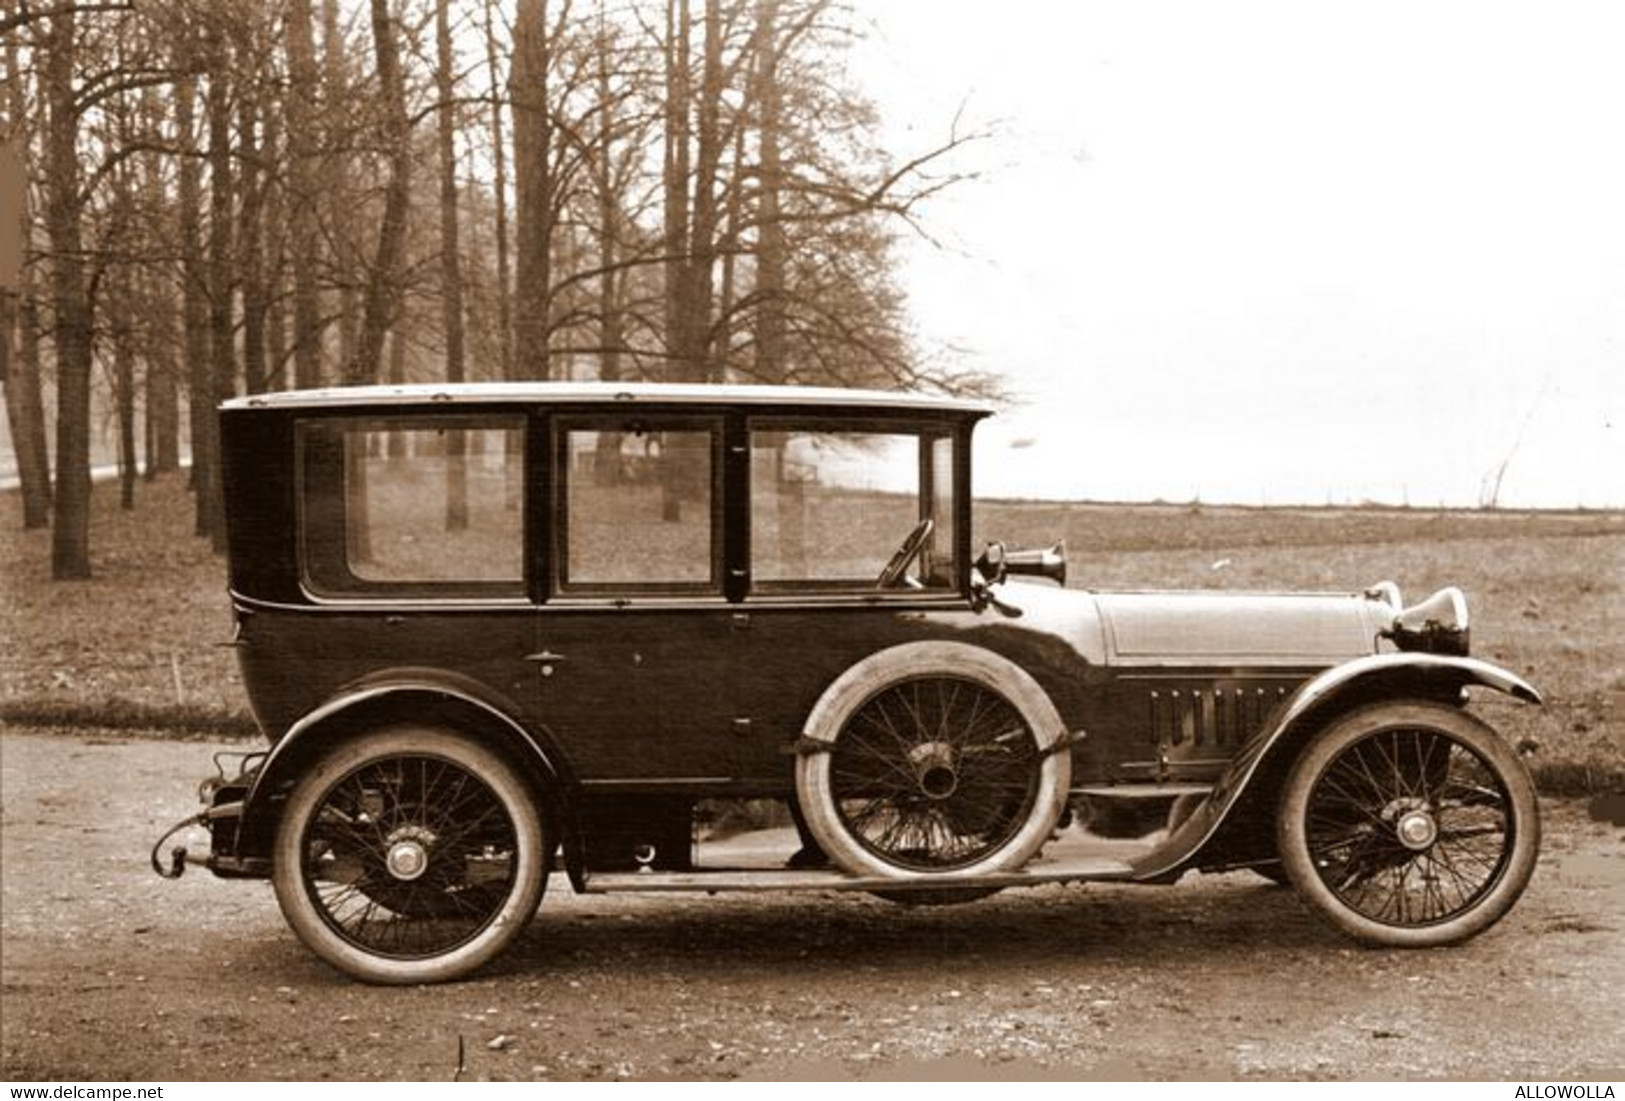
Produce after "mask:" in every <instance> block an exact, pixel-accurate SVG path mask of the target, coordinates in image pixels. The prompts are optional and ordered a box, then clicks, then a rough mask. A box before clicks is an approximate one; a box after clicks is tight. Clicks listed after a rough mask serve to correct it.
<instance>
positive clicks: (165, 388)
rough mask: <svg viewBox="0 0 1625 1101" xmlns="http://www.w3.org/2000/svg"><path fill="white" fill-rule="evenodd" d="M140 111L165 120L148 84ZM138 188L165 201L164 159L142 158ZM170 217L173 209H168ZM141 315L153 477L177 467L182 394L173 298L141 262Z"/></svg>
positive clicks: (137, 278) (151, 119)
mask: <svg viewBox="0 0 1625 1101" xmlns="http://www.w3.org/2000/svg"><path fill="white" fill-rule="evenodd" d="M141 109H142V114H143V115H144V116H145V117H146V118H147V120H148V125H152V126H155V125H157V120H159V119H161V118H163V105H162V103H161V101H160V99H159V96H158V90H157V89H156V88H147V89H145V90H143V92H142V94H141ZM141 187H142V188H143V190H144V191H145V193H146V194H147V195H149V196H163V197H164V199H166V200H167V199H168V188H167V185H166V184H165V181H164V167H163V157H162V155H161V154H159V153H158V152H156V151H154V152H149V153H146V154H143V155H142V157H141ZM171 216H173V215H172V213H171ZM131 282H132V285H133V287H134V290H135V293H136V301H137V302H139V303H140V309H141V312H142V314H143V321H144V327H145V329H146V339H145V340H144V341H143V342H142V346H141V359H142V362H143V366H144V367H145V370H144V371H143V372H142V374H143V378H144V388H145V400H144V401H143V402H142V408H143V409H144V410H145V413H146V419H145V425H144V433H143V435H144V438H145V440H146V455H147V466H146V471H145V474H146V477H147V478H148V479H151V478H155V477H157V476H158V475H159V474H166V473H168V472H170V471H172V470H178V469H180V394H179V386H178V381H179V380H178V376H177V375H176V373H175V363H176V357H175V299H174V296H173V295H172V294H171V293H170V287H169V283H168V280H167V278H165V277H164V276H163V275H161V274H160V273H159V271H158V270H157V269H155V268H154V267H153V266H152V265H142V266H140V267H139V268H137V269H136V271H135V273H134V274H133V275H132V276H131Z"/></svg>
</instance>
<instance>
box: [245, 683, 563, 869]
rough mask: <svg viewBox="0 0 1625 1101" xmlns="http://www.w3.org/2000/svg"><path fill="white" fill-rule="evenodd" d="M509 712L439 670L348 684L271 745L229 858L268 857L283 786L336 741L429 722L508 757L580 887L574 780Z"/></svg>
mask: <svg viewBox="0 0 1625 1101" xmlns="http://www.w3.org/2000/svg"><path fill="white" fill-rule="evenodd" d="M513 710H514V709H512V708H511V707H510V706H505V705H504V701H499V700H494V699H492V698H491V697H490V694H489V693H487V692H485V691H483V690H482V688H481V686H479V685H478V684H477V683H472V682H471V683H466V684H465V683H462V678H456V679H455V680H453V679H448V678H447V677H446V676H445V675H444V674H442V673H433V674H429V675H419V674H417V673H416V671H413V670H399V671H396V672H394V673H392V674H389V675H388V676H384V677H376V678H369V679H368V680H367V681H366V682H364V683H358V684H356V685H352V686H351V687H349V688H347V689H345V690H343V691H341V692H339V693H338V694H337V695H335V696H334V697H333V698H332V699H330V700H328V701H327V702H326V703H324V704H322V705H321V706H320V707H318V708H316V710H314V711H312V712H310V713H309V714H308V715H306V716H305V717H304V718H302V719H300V720H299V721H298V722H296V723H294V724H293V726H292V727H290V728H289V729H288V732H287V734H285V735H284V736H283V737H282V738H281V739H280V740H279V741H278V742H277V744H276V747H275V748H274V749H273V750H272V751H271V754H270V756H269V757H267V758H266V760H265V763H264V764H263V765H262V766H261V767H260V769H259V771H258V773H257V774H256V775H255V777H254V781H253V784H252V786H251V787H250V788H249V790H248V794H247V796H246V798H245V799H244V800H243V813H242V818H241V820H240V821H239V824H238V827H237V841H236V845H235V850H236V852H235V855H236V856H238V857H260V856H268V855H269V853H270V847H271V841H272V838H273V837H274V835H275V833H276V828H277V823H278V822H279V820H280V819H281V815H282V807H283V805H284V804H285V803H286V801H287V796H288V791H289V789H290V787H291V786H292V784H293V783H294V781H296V780H297V779H298V778H299V777H300V776H301V775H302V774H303V772H304V771H305V769H306V768H307V767H308V766H309V765H310V763H311V762H312V761H313V760H314V759H315V758H316V757H318V756H320V755H321V754H322V753H323V752H324V751H326V750H327V749H328V748H329V747H330V746H333V745H335V744H337V743H338V741H339V740H340V739H342V738H344V737H347V736H349V735H352V734H357V733H360V732H362V731H365V730H369V729H374V728H377V727H382V726H390V725H395V724H400V723H410V724H415V725H433V726H441V727H447V728H450V729H454V730H460V731H464V732H466V733H469V734H473V735H476V736H478V737H481V738H483V739H487V740H488V742H489V743H490V744H493V745H495V746H497V747H499V748H501V749H502V750H504V751H505V752H506V753H507V754H508V755H509V756H510V757H511V758H512V759H513V761H514V763H515V764H516V765H518V766H519V767H520V769H521V771H522V774H523V775H525V776H527V777H528V778H529V779H530V780H531V782H532V784H533V786H534V787H535V789H536V794H537V799H538V803H539V805H540V810H541V814H542V818H543V821H544V822H545V823H546V824H547V826H548V827H549V828H551V829H552V830H553V831H554V836H555V837H559V838H560V839H561V840H562V841H563V844H564V854H565V867H566V870H567V871H568V873H569V875H570V879H571V882H572V884H574V885H575V886H576V887H577V889H578V890H579V889H580V887H581V883H580V882H579V879H580V874H581V873H580V865H581V861H580V859H579V856H578V853H579V849H580V844H579V838H577V837H576V836H575V834H576V831H575V818H576V816H575V807H574V800H573V798H572V795H571V793H572V792H573V790H574V788H575V785H574V782H573V776H572V775H571V773H570V772H569V768H568V763H567V761H566V760H565V758H564V756H563V754H562V753H561V752H560V751H559V749H558V747H557V745H556V744H555V743H554V741H553V739H552V737H551V736H550V735H549V734H548V732H547V731H546V730H545V729H534V730H533V729H532V728H530V727H527V726H526V725H525V724H523V723H521V722H520V721H519V720H518V719H516V718H514V715H513Z"/></svg>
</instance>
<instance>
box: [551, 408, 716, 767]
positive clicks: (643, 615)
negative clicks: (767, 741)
mask: <svg viewBox="0 0 1625 1101" xmlns="http://www.w3.org/2000/svg"><path fill="white" fill-rule="evenodd" d="M548 437H549V439H550V441H551V443H550V449H549V455H548V464H547V466H548V472H547V478H546V484H547V489H548V495H549V498H550V500H549V509H550V512H549V515H550V516H551V517H552V521H553V522H552V525H551V530H550V532H549V533H548V534H547V536H546V544H545V546H544V547H542V548H538V551H539V553H540V554H541V556H542V557H543V558H544V559H545V569H544V571H543V572H544V574H545V576H546V587H547V591H546V594H545V597H546V599H545V601H544V603H543V604H542V606H541V607H540V609H539V610H538V613H537V647H536V650H535V652H534V653H533V654H532V655H531V659H532V662H533V664H534V665H535V666H536V672H537V686H536V694H537V700H538V712H539V714H540V715H541V717H542V721H543V723H544V724H545V725H547V727H548V728H549V730H550V731H551V732H552V733H553V736H554V737H555V738H556V739H557V740H558V741H559V742H560V743H561V745H562V746H563V748H564V749H565V752H566V753H567V754H568V756H569V759H570V762H571V765H572V767H573V769H574V771H575V773H576V776H577V778H578V779H579V780H580V781H581V782H582V784H583V785H584V787H586V788H589V789H598V790H603V789H627V790H660V789H662V788H673V789H675V788H681V789H682V790H685V791H696V790H699V791H703V790H704V789H705V788H706V787H708V786H709V787H715V788H717V789H719V790H722V789H726V787H727V786H728V784H729V783H730V781H731V779H732V777H733V773H734V768H733V762H732V740H733V737H734V734H733V729H732V724H731V721H730V720H731V709H730V706H729V703H728V678H727V676H726V675H725V666H726V663H727V660H728V652H727V647H726V645H725V642H726V639H727V637H728V632H729V631H730V629H731V628H730V615H729V608H728V604H727V600H726V599H725V597H724V584H723V575H724V569H723V555H722V546H723V532H722V522H721V516H722V479H721V470H722V460H721V456H722V437H723V419H722V418H721V417H720V416H694V415H692V414H677V413H673V414H659V413H653V414H651V413H647V412H644V411H642V410H637V411H632V412H619V411H616V412H606V413H593V412H583V413H570V414H559V415H557V416H555V417H554V418H553V419H552V421H551V423H550V425H549V426H548Z"/></svg>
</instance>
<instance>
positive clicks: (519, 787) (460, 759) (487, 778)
mask: <svg viewBox="0 0 1625 1101" xmlns="http://www.w3.org/2000/svg"><path fill="white" fill-rule="evenodd" d="M400 756H414V757H415V756H428V757H440V758H444V759H445V760H447V761H450V762H451V763H453V764H455V765H457V766H458V767H460V768H462V769H463V770H464V771H466V772H469V773H471V774H472V775H474V776H476V777H477V778H478V779H480V780H481V781H482V782H484V783H485V785H486V786H487V787H489V788H490V789H491V791H492V792H493V793H494V794H495V795H496V797H497V799H498V800H499V801H500V802H501V804H502V806H503V809H504V810H505V811H506V812H507V814H508V815H509V817H510V818H511V819H512V821H513V826H514V832H515V835H516V838H517V850H516V853H515V865H516V867H515V875H514V883H513V887H512V889H511V890H510V891H509V892H508V896H507V898H506V899H505V900H504V901H503V903H502V907H501V909H500V910H499V911H498V913H497V915H496V917H495V918H494V919H493V920H492V921H491V922H490V923H489V924H488V925H487V926H486V927H485V928H484V929H482V930H480V932H479V933H477V934H476V935H475V936H474V937H473V938H472V939H470V940H469V941H467V942H465V943H463V944H460V945H458V946H457V947H455V948H453V949H451V950H449V951H447V952H444V953H442V954H440V955H437V956H430V957H425V958H420V959H392V958H389V957H387V956H380V955H377V954H375V953H373V952H369V951H367V950H366V948H364V947H362V946H360V945H357V944H354V943H352V942H351V941H349V940H347V939H346V938H344V937H343V936H341V935H340V934H339V933H338V932H336V931H335V930H334V929H333V928H332V927H331V926H330V925H328V923H327V921H326V920H324V918H323V916H322V914H321V912H320V910H319V909H318V907H317V904H316V902H315V901H314V900H313V899H312V898H311V897H310V893H309V891H308V890H307V889H306V886H305V882H304V873H303V870H302V861H303V853H302V852H301V845H302V839H303V837H304V833H305V824H306V822H307V821H308V819H309V818H310V816H311V814H312V813H313V812H314V811H315V810H316V808H317V807H318V806H319V805H320V804H321V802H322V800H323V799H325V798H326V796H327V795H328V793H329V792H330V791H331V790H332V788H333V786H334V785H335V784H337V783H338V782H339V781H340V780H341V779H343V778H344V777H345V776H347V775H349V774H350V773H352V772H354V771H355V770H356V769H358V768H361V767H364V766H366V765H368V764H370V763H373V762H376V761H380V760H384V759H387V758H390V757H400ZM548 852H549V847H548V839H547V838H546V837H545V836H544V833H543V827H542V822H541V816H540V814H539V813H538V811H537V808H536V802H535V797H534V795H533V794H532V792H531V789H530V786H529V785H528V784H526V783H525V781H524V779H523V778H522V777H521V776H520V775H519V773H518V772H517V771H516V770H515V769H514V767H513V766H512V765H511V764H509V763H508V761H507V760H506V759H505V758H504V757H502V756H500V755H499V754H497V753H495V752H494V751H492V750H490V749H488V748H486V747H485V746H482V745H480V744H479V743H478V742H475V741H473V740H472V739H470V738H468V737H466V736H464V735H461V734H456V733H452V732H450V731H447V730H443V729H439V728H433V727H411V726H398V727H389V728H385V729H381V730H377V731H374V732H371V733H368V734H364V735H361V736H360V737H357V738H354V739H351V740H348V741H346V742H344V743H342V744H341V745H339V746H338V748H336V749H334V750H332V751H330V752H329V753H328V754H327V755H326V756H324V757H322V758H321V759H320V760H319V761H318V762H317V763H316V765H315V767H314V768H312V769H311V770H310V771H309V772H308V773H307V774H306V775H305V776H304V778H303V779H301V780H300V781H299V782H298V784H296V785H295V787H294V790H293V794H292V795H291V796H290V797H289V799H288V804H287V806H286V807H285V808H284V810H283V814H282V819H281V821H280V822H279V823H278V825H277V832H276V840H275V843H274V846H273V849H272V871H271V880H272V884H273V886H274V888H275V890H276V898H277V903H278V905H280V906H281V907H282V913H283V916H284V917H286V918H287V921H288V924H289V925H290V926H292V927H293V931H294V932H295V933H296V934H297V935H298V936H299V939H300V940H301V941H303V942H304V943H305V945H306V947H308V948H309V949H310V950H311V951H312V952H314V953H315V954H316V955H318V956H320V957H321V958H322V959H323V960H325V961H327V962H328V963H330V964H332V965H333V966H334V967H336V968H338V969H339V970H341V971H344V972H346V973H347V974H349V975H352V976H354V977H355V978H358V979H361V980H362V981H363V982H369V983H379V984H391V985H399V984H410V983H435V982H446V981H449V980H452V979H458V978H462V977H463V976H465V975H467V974H469V973H470V972H473V971H475V970H477V969H478V968H480V967H482V966H484V965H485V964H487V963H489V962H490V961H491V960H492V959H493V958H494V957H496V956H497V955H498V954H500V953H501V952H502V951H503V950H504V949H506V948H507V947H508V945H509V944H511V943H512V942H513V940H514V938H516V937H517V936H518V935H519V934H520V933H522V932H524V930H525V928H526V927H527V926H528V925H529V924H530V921H531V919H532V918H533V917H534V916H535V914H536V910H537V907H539V906H540V905H541V901H542V892H543V890H544V889H545V888H546V886H547V854H548Z"/></svg>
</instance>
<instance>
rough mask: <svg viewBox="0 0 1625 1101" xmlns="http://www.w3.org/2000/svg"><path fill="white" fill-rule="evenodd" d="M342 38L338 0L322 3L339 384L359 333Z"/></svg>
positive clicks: (349, 367) (354, 231) (330, 218)
mask: <svg viewBox="0 0 1625 1101" xmlns="http://www.w3.org/2000/svg"><path fill="white" fill-rule="evenodd" d="M345 65H346V62H345V58H344V35H343V32H342V31H341V30H340V29H339V5H338V0H322V67H323V70H324V74H325V79H324V81H323V83H324V85H325V91H326V96H327V118H328V132H327V146H328V149H327V164H326V172H325V173H324V174H325V175H326V177H327V180H326V191H327V199H328V204H329V205H328V221H329V224H330V225H331V226H332V227H333V228H332V240H333V275H334V278H336V279H337V280H338V284H339V342H338V343H339V347H338V362H339V370H338V371H337V372H335V373H336V374H337V375H338V376H339V377H340V379H341V381H342V380H345V379H346V378H347V374H346V372H348V371H349V370H350V369H351V364H352V363H353V361H354V360H355V356H356V346H357V336H358V334H359V331H360V314H361V293H360V289H359V286H358V277H357V275H356V266H357V265H356V256H357V255H358V253H359V251H360V249H359V246H358V244H357V242H356V239H355V238H356V230H355V218H354V216H353V215H352V213H351V206H350V204H351V202H352V198H351V196H350V154H349V153H347V152H346V151H345V148H344V147H345V145H346V143H348V142H349V141H351V138H352V136H351V135H350V134H349V133H347V132H345V131H344V129H343V128H342V126H343V124H342V123H341V122H340V121H339V120H340V118H341V112H342V110H343V109H344V108H343V106H342V105H345V104H347V103H348V101H349V98H350V88H349V80H348V78H347V76H346V68H345Z"/></svg>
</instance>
